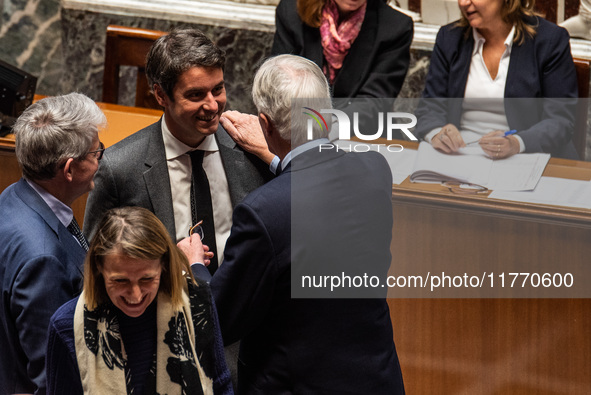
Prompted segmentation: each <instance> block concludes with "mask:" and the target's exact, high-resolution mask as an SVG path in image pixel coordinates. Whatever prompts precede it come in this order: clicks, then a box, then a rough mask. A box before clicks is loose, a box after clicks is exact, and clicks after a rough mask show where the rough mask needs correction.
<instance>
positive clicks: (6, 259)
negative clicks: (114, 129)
mask: <svg viewBox="0 0 591 395" xmlns="http://www.w3.org/2000/svg"><path fill="white" fill-rule="evenodd" d="M105 124H106V118H105V115H104V114H103V113H102V112H101V110H100V109H99V108H98V107H97V105H96V104H95V103H94V101H92V100H91V99H90V98H88V97H86V96H85V95H83V94H79V93H70V94H68V95H64V96H56V97H48V98H45V99H43V100H40V101H38V102H37V103H34V104H33V105H32V106H30V107H29V108H27V109H26V110H25V111H24V112H23V114H22V115H21V116H20V117H19V118H18V120H17V121H16V124H15V125H14V133H15V136H16V137H15V138H16V157H17V160H18V163H19V165H20V167H21V169H22V173H23V178H22V179H21V180H20V181H18V182H16V183H15V184H12V185H10V186H9V187H8V188H6V190H4V192H2V194H1V195H0V280H1V281H2V283H1V291H2V292H1V294H0V301H1V304H0V350H2V352H0V393H1V394H14V393H31V394H32V393H35V394H45V392H46V383H45V382H46V375H45V354H46V347H47V328H48V325H49V319H50V318H51V316H52V315H53V313H54V312H55V311H56V310H57V308H58V307H60V306H61V305H62V304H64V303H65V302H67V301H68V300H70V299H72V298H73V297H74V296H76V295H78V294H79V293H80V290H81V285H82V284H81V281H82V264H83V261H84V257H85V255H86V251H87V250H88V242H87V240H86V239H85V238H84V236H83V235H82V232H81V231H80V227H79V226H78V223H77V222H76V219H75V218H74V213H73V212H72V208H71V206H72V203H73V202H74V200H76V199H77V198H78V197H80V196H82V195H84V194H85V193H86V192H88V191H90V190H91V189H92V188H93V187H94V182H93V177H94V174H95V173H96V171H97V169H98V165H99V160H100V159H101V157H102V155H103V151H104V146H103V145H102V143H101V142H100V141H99V136H98V132H99V129H100V128H101V127H103V126H104V125H105Z"/></svg>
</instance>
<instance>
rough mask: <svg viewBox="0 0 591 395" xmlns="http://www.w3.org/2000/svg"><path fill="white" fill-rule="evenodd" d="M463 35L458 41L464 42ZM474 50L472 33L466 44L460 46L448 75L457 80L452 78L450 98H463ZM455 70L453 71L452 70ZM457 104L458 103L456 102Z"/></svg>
mask: <svg viewBox="0 0 591 395" xmlns="http://www.w3.org/2000/svg"><path fill="white" fill-rule="evenodd" d="M463 37H464V35H463V34H462V38H461V39H460V40H464V38H463ZM473 50H474V37H473V36H472V33H470V36H469V37H468V39H466V42H465V43H464V44H463V45H461V46H460V53H459V56H458V59H457V60H456V61H455V63H454V64H453V66H452V68H453V69H452V70H451V71H450V75H457V76H459V78H453V79H452V81H451V83H452V85H451V88H452V89H450V97H458V98H459V97H462V98H463V97H464V93H465V92H466V83H467V82H468V73H469V72H470V64H471V63H472V51H473ZM454 69H455V70H454ZM458 102H459V101H458Z"/></svg>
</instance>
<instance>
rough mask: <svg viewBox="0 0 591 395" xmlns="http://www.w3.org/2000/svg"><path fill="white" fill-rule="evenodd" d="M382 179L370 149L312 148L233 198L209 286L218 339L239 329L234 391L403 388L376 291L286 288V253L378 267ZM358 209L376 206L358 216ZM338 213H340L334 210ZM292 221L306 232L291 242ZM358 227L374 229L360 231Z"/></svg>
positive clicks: (388, 220) (385, 255)
mask: <svg viewBox="0 0 591 395" xmlns="http://www.w3.org/2000/svg"><path fill="white" fill-rule="evenodd" d="M296 178H297V183H299V185H298V194H297V196H295V195H294V194H293V193H292V192H293V190H292V185H295V182H294V183H292V181H293V180H294V179H296ZM319 186H323V187H319ZM300 187H301V188H302V189H300ZM391 188H392V177H391V173H390V170H389V167H388V165H387V164H386V161H385V160H384V158H383V157H381V156H380V155H379V154H377V153H366V154H345V153H343V152H342V151H341V152H338V153H337V152H334V151H332V152H326V153H325V152H323V153H320V154H319V153H318V152H317V150H316V149H313V150H310V151H307V152H305V153H303V154H301V155H300V156H298V157H296V158H294V161H293V162H292V164H291V165H290V166H288V167H287V169H286V170H285V171H283V172H282V173H281V174H280V175H279V176H278V177H277V178H275V179H274V180H272V181H270V182H268V183H267V184H265V185H264V186H262V187H261V188H259V189H257V190H255V191H254V192H252V193H251V194H250V195H248V196H247V197H246V198H245V199H244V201H243V202H242V203H240V204H238V206H236V209H235V211H234V216H233V225H232V232H231V235H230V238H229V239H228V242H227V244H226V250H225V259H224V263H223V264H222V265H221V266H220V268H219V269H218V271H217V272H216V274H215V275H214V276H213V279H212V280H211V287H212V292H213V296H214V300H215V302H216V305H217V308H218V314H219V319H220V326H221V328H222V336H223V338H224V342H225V343H226V344H229V343H232V342H234V341H236V340H238V339H242V340H241V346H240V357H239V361H238V392H239V393H261V394H279V393H300V394H306V393H310V394H317V393H335V394H344V393H403V392H404V388H403V384H402V375H401V372H400V366H399V363H398V357H397V355H396V350H395V347H394V341H393V333H392V324H391V321H390V315H389V310H388V306H387V304H386V301H385V299H384V298H382V299H292V297H291V293H290V290H291V273H292V271H293V270H294V267H293V265H292V257H296V259H297V260H298V262H310V263H311V265H323V264H328V262H324V263H323V262H322V261H320V260H321V259H325V256H326V254H327V253H328V254H330V255H332V258H334V259H333V262H342V263H343V267H344V268H347V267H350V266H351V264H352V265H354V266H357V267H359V266H361V267H363V266H367V267H368V269H369V265H370V263H371V264H376V265H378V266H380V267H381V272H382V274H384V275H385V273H386V272H387V270H388V267H389V266H390V259H391V255H390V249H389V248H390V241H391V236H392V205H391ZM355 191H361V193H353V192H355ZM292 195H294V196H293V200H292ZM296 201H297V202H296ZM291 202H294V205H292V204H291ZM294 209H296V213H294V212H293V211H292V210H294ZM368 210H369V211H371V212H372V213H374V214H375V213H376V212H380V214H381V215H380V216H379V218H375V217H373V216H370V218H369V219H368V220H367V221H366V220H365V217H364V216H365V215H366V214H367V213H368V212H369V211H368ZM341 215H342V218H345V223H343V221H338V220H335V216H341ZM294 216H297V224H296V222H292V218H295V217H294ZM294 221H295V219H294ZM302 224H303V225H304V226H305V229H304V232H305V233H306V235H307V236H309V237H310V239H306V242H305V243H304V244H303V243H298V244H297V245H293V247H292V243H291V240H292V238H291V236H292V233H291V229H292V227H293V226H296V227H297V226H301V225H302ZM368 227H370V228H372V229H373V230H374V231H376V232H377V233H378V234H379V236H378V237H377V238H376V239H374V240H367V239H366V238H364V237H363V233H366V232H365V231H366V230H367V229H368ZM300 230H301V229H299V228H298V232H299V231H300ZM374 233H375V232H374ZM335 238H336V239H339V240H343V241H346V244H345V248H344V249H343V250H341V251H339V250H335V249H333V248H332V247H333V242H332V241H333V239H335ZM341 244H342V243H341ZM360 256H362V257H363V258H362V259H359V258H360ZM333 269H334V267H333ZM345 270H346V269H345ZM203 272H206V270H203ZM333 274H335V273H334V272H333Z"/></svg>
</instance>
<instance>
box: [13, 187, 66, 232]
mask: <svg viewBox="0 0 591 395" xmlns="http://www.w3.org/2000/svg"><path fill="white" fill-rule="evenodd" d="M25 181H26V182H27V184H29V186H30V187H31V188H33V190H34V191H35V192H37V193H38V194H39V196H41V199H43V201H44V202H45V203H46V204H47V205H48V206H49V208H50V209H51V211H53V213H54V214H55V216H56V217H57V219H59V221H60V222H61V223H62V225H64V226H65V227H66V228H67V227H68V225H70V222H72V219H73V218H74V212H73V211H72V208H70V207H68V206H67V205H66V204H65V203H64V202H62V201H61V200H59V199H58V198H56V197H55V196H53V195H52V194H51V193H49V192H47V191H46V190H45V189H44V188H43V187H41V186H40V185H38V184H36V183H35V182H34V181H31V180H27V179H26V178H25Z"/></svg>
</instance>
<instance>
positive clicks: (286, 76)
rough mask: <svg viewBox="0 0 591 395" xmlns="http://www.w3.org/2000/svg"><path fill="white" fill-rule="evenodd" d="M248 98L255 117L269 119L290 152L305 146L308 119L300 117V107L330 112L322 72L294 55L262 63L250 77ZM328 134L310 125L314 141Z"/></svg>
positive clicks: (302, 109) (329, 103) (322, 129)
mask: <svg viewBox="0 0 591 395" xmlns="http://www.w3.org/2000/svg"><path fill="white" fill-rule="evenodd" d="M252 98H253V101H254V104H255V106H256V107H257V110H258V112H259V114H260V113H263V114H265V115H266V116H267V117H268V118H270V120H271V121H272V122H273V125H275V127H276V128H277V130H278V131H279V135H280V136H281V138H282V139H283V140H286V141H289V140H291V146H292V148H295V147H297V146H300V145H302V144H304V143H305V142H307V128H308V126H307V125H308V120H309V119H311V118H310V115H307V114H305V113H304V107H308V108H312V109H314V110H316V111H320V110H321V109H331V108H332V103H331V99H330V87H329V85H328V82H327V81H326V77H325V76H324V74H323V73H322V70H320V68H319V67H318V66H317V65H316V64H315V63H314V62H312V61H310V60H308V59H306V58H302V57H300V56H295V55H279V56H276V57H273V58H270V59H268V60H267V61H265V62H264V63H263V65H262V66H261V67H260V69H259V70H258V71H257V73H256V75H255V77H254V82H253V88H252ZM292 107H293V108H292ZM329 119H330V118H329ZM329 127H330V126H329ZM328 132H329V131H328V130H327V129H326V128H325V127H320V126H319V125H317V124H316V123H315V122H313V138H314V139H317V138H321V137H327V136H328Z"/></svg>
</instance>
